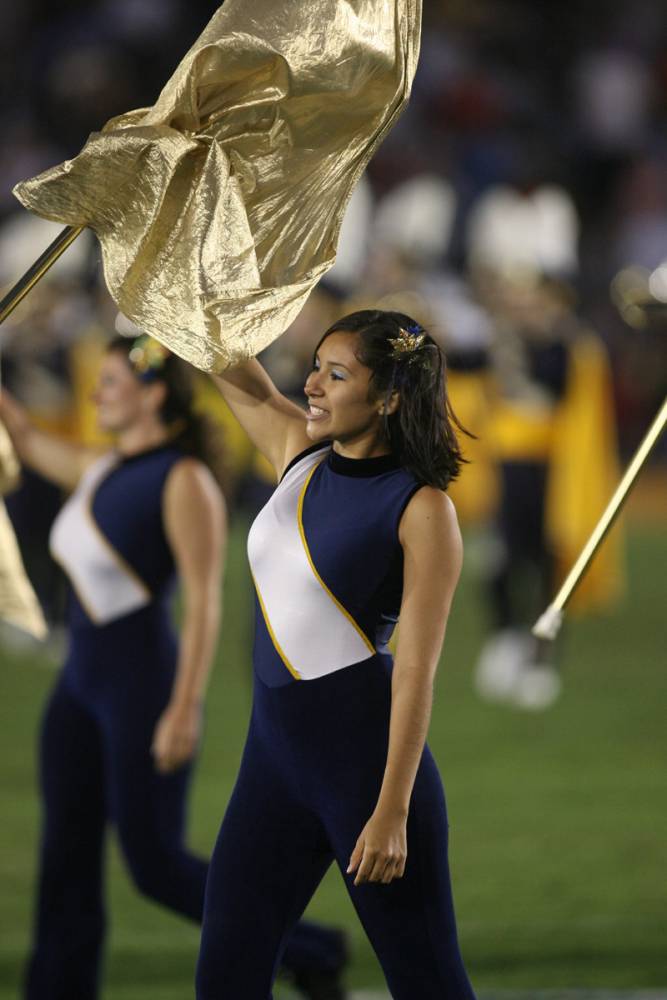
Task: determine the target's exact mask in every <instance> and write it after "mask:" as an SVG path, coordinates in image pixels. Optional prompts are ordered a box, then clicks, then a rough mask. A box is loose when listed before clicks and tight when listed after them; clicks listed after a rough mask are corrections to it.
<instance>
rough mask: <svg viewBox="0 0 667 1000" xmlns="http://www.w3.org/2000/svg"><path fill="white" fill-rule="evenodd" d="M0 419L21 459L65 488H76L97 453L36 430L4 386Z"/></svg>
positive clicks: (0, 404) (1, 396)
mask: <svg viewBox="0 0 667 1000" xmlns="http://www.w3.org/2000/svg"><path fill="white" fill-rule="evenodd" d="M0 420H2V422H3V423H4V425H5V427H6V428H7V431H8V433H9V436H10V438H11V439H12V444H13V445H14V448H15V449H16V454H17V455H18V457H19V459H20V461H21V462H22V463H23V464H24V465H28V466H29V467H30V468H31V469H34V470H35V472H39V474H40V475H41V476H44V478H45V479H50V480H51V482H52V483H55V484H56V485H57V486H64V487H65V489H67V490H73V489H74V488H75V487H76V485H77V483H78V482H79V479H80V478H81V476H82V474H83V472H84V470H85V468H86V466H87V465H90V463H91V462H93V461H94V460H95V459H96V458H97V457H98V456H99V454H100V453H99V451H95V450H94V449H91V448H83V447H80V446H78V445H75V444H71V443H70V442H69V441H63V440H62V439H60V438H57V437H55V436H54V435H52V434H47V433H46V432H45V431H41V430H39V429H38V428H37V427H35V425H34V424H33V423H32V421H31V420H30V417H29V416H28V411H27V410H26V409H25V407H23V406H21V404H20V403H19V402H17V400H16V399H14V397H13V396H12V395H11V394H10V393H9V392H7V390H6V389H2V390H0Z"/></svg>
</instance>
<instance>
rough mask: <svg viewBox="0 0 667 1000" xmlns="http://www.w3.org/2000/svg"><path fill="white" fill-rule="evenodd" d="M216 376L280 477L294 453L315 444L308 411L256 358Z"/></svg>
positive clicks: (239, 416)
mask: <svg viewBox="0 0 667 1000" xmlns="http://www.w3.org/2000/svg"><path fill="white" fill-rule="evenodd" d="M212 378H213V381H214V382H215V384H216V385H217V387H218V389H219V390H220V392H221V393H222V395H223V397H224V399H225V401H226V403H227V405H228V406H229V408H230V409H231V411H232V413H233V414H234V416H235V417H236V419H237V420H238V422H239V423H240V424H241V426H242V427H243V429H244V430H245V432H246V434H247V435H248V436H249V438H250V439H251V441H252V442H253V444H254V445H255V446H256V447H257V448H258V449H259V451H261V453H262V454H263V455H264V456H265V457H266V458H267V459H268V460H269V462H270V463H271V465H272V466H273V468H274V469H275V471H276V477H277V478H280V476H281V475H282V473H283V471H284V470H285V468H286V466H287V465H288V464H289V462H290V461H291V460H292V459H293V458H294V456H295V455H298V454H299V452H301V451H303V450H304V449H305V448H307V447H308V446H309V445H310V444H312V442H311V441H310V439H309V438H308V435H307V434H306V416H305V413H304V411H303V410H301V409H300V408H299V407H298V406H297V405H296V403H293V402H292V401H291V400H289V399H287V397H286V396H283V395H282V393H281V392H279V391H278V389H276V387H275V385H274V384H273V382H272V380H271V378H270V377H269V375H268V374H267V373H266V371H265V370H264V368H262V366H261V364H260V363H259V361H256V360H254V359H253V360H251V361H246V362H245V363H244V364H242V365H238V366H237V367H235V368H228V369H227V370H226V371H224V372H222V373H221V374H220V375H213V376H212Z"/></svg>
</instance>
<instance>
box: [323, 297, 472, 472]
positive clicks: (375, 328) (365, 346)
mask: <svg viewBox="0 0 667 1000" xmlns="http://www.w3.org/2000/svg"><path fill="white" fill-rule="evenodd" d="M332 333H354V334H356V336H357V349H356V351H355V356H356V357H357V359H358V360H359V361H360V362H361V364H362V365H365V366H366V367H367V368H370V370H371V378H370V388H369V393H370V396H369V398H370V399H372V400H373V401H375V400H377V399H384V400H385V414H384V431H385V435H386V437H387V440H388V442H389V445H390V447H391V451H392V453H393V454H394V455H395V456H396V457H397V459H398V460H399V461H400V463H401V465H403V466H404V467H405V468H406V469H409V471H410V472H412V473H413V475H414V476H415V477H416V478H417V479H418V480H419V481H420V482H422V483H425V484H428V485H430V486H436V487H437V488H438V489H441V490H446V489H447V487H448V485H449V484H450V483H451V482H452V481H453V480H454V479H456V477H457V476H458V474H459V472H460V469H461V464H462V463H463V462H465V461H466V459H465V458H463V455H462V453H461V449H460V446H459V442H458V439H457V436H456V432H455V428H458V429H459V430H461V431H463V433H465V434H467V433H468V432H467V431H466V430H465V428H464V427H462V425H461V424H460V423H459V421H458V420H457V418H456V415H455V413H454V411H453V410H452V407H451V404H450V402H449V398H448V396H447V369H446V363H445V356H444V354H443V352H442V350H441V349H440V347H439V345H438V344H437V343H436V342H435V340H434V339H433V338H432V337H431V336H430V334H428V333H427V331H426V330H425V329H424V328H423V327H422V326H420V325H419V323H416V322H415V321H414V320H413V319H411V318H410V317H409V316H406V315H405V314H404V313H399V312H388V311H385V310H381V309H364V310H361V311H359V312H354V313H350V315H348V316H344V317H343V318H342V319H339V320H337V322H336V323H334V324H333V325H332V326H330V327H329V329H328V330H327V331H326V332H325V333H324V335H323V336H322V338H321V340H320V342H319V344H318V345H317V348H316V353H317V350H319V347H320V344H321V343H322V341H323V340H324V339H325V338H326V337H328V336H329V335H330V334H332ZM395 392H396V393H398V397H399V403H398V408H397V409H396V410H395V411H394V412H393V413H388V412H387V410H388V404H389V401H390V400H391V398H392V395H393V394H394V393H395Z"/></svg>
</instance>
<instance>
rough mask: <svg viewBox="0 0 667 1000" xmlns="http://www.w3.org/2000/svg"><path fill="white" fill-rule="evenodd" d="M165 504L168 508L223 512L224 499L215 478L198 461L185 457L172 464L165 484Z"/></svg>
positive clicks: (191, 457) (205, 466) (202, 463)
mask: <svg viewBox="0 0 667 1000" xmlns="http://www.w3.org/2000/svg"><path fill="white" fill-rule="evenodd" d="M164 499H165V504H166V507H167V509H169V507H173V506H177V507H186V506H187V507H188V508H189V509H190V511H191V512H192V508H193V507H195V508H196V509H199V510H201V509H202V507H208V508H209V509H211V508H213V509H216V510H224V497H223V495H222V491H221V489H220V487H219V486H218V484H217V482H216V480H215V477H214V475H213V473H212V472H211V470H210V469H209V468H208V466H207V465H205V464H204V462H202V461H201V460H200V459H198V458H194V457H193V456H189V455H186V456H184V457H183V458H181V459H179V460H178V461H177V462H175V463H174V465H173V466H172V468H171V469H170V471H169V475H168V476H167V481H166V484H165V496H164Z"/></svg>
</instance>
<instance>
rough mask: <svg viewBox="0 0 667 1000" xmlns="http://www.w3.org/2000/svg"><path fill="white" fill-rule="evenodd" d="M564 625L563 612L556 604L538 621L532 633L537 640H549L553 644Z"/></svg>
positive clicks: (550, 606) (551, 605)
mask: <svg viewBox="0 0 667 1000" xmlns="http://www.w3.org/2000/svg"><path fill="white" fill-rule="evenodd" d="M562 624H563V612H562V610H561V609H560V608H557V607H556V606H555V605H554V604H550V605H549V607H548V608H547V610H546V611H545V612H544V614H543V615H540V617H539V618H538V619H537V621H536V622H535V624H534V625H533V628H532V633H533V635H534V636H535V638H536V639H549V640H550V641H551V642H553V640H554V639H555V638H556V636H557V635H558V633H559V631H560V627H561V625H562Z"/></svg>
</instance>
